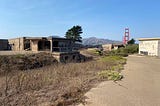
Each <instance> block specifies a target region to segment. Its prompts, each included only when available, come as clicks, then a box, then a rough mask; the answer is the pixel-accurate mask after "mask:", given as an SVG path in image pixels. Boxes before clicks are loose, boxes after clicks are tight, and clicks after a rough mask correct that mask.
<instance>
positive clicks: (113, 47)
mask: <svg viewBox="0 0 160 106" xmlns="http://www.w3.org/2000/svg"><path fill="white" fill-rule="evenodd" d="M120 47H124V45H123V44H104V45H102V48H103V51H111V50H117V49H118V48H120Z"/></svg>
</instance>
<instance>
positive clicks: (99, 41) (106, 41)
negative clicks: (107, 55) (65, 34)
mask: <svg viewBox="0 0 160 106" xmlns="http://www.w3.org/2000/svg"><path fill="white" fill-rule="evenodd" d="M82 43H83V45H100V44H119V43H122V42H121V41H115V40H109V39H100V38H96V37H90V38H84V39H82Z"/></svg>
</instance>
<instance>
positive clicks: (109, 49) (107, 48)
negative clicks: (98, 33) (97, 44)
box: [102, 44, 113, 51]
mask: <svg viewBox="0 0 160 106" xmlns="http://www.w3.org/2000/svg"><path fill="white" fill-rule="evenodd" d="M112 46H113V45H112V44H105V45H102V48H103V50H104V51H111V50H112Z"/></svg>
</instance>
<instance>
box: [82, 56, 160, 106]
mask: <svg viewBox="0 0 160 106" xmlns="http://www.w3.org/2000/svg"><path fill="white" fill-rule="evenodd" d="M122 74H123V75H124V77H125V78H124V79H123V80H122V81H119V82H117V83H114V82H112V81H106V82H103V83H101V84H100V85H99V86H97V87H96V88H93V89H91V90H90V91H89V92H88V93H86V96H87V97H88V99H87V105H85V106H160V59H157V58H154V57H140V56H129V57H128V61H127V65H126V66H125V70H124V71H122ZM80 106H83V105H80Z"/></svg>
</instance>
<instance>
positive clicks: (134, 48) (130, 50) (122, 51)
mask: <svg viewBox="0 0 160 106" xmlns="http://www.w3.org/2000/svg"><path fill="white" fill-rule="evenodd" d="M138 50H139V47H138V45H137V44H133V45H127V46H126V47H124V48H123V47H121V48H119V49H117V50H112V51H111V52H109V55H117V56H123V57H127V56H128V54H134V53H138Z"/></svg>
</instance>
